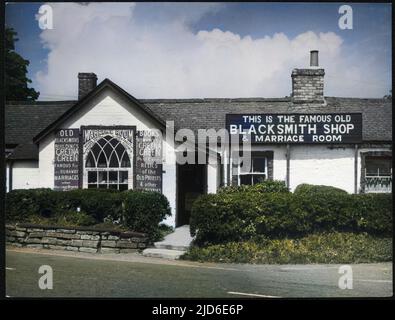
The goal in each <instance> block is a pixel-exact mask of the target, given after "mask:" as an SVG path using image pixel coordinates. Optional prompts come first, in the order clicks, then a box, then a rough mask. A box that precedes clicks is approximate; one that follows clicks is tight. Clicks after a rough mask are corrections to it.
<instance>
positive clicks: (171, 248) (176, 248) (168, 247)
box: [154, 242, 189, 251]
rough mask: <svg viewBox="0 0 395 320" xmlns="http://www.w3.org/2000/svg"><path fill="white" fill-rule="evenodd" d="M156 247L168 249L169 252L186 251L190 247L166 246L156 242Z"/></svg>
mask: <svg viewBox="0 0 395 320" xmlns="http://www.w3.org/2000/svg"><path fill="white" fill-rule="evenodd" d="M154 245H155V248H156V249H168V250H178V251H186V250H188V248H189V246H183V245H174V244H166V243H160V242H156V243H154Z"/></svg>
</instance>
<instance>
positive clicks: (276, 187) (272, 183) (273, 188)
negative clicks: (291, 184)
mask: <svg viewBox="0 0 395 320" xmlns="http://www.w3.org/2000/svg"><path fill="white" fill-rule="evenodd" d="M235 192H260V193H271V192H289V190H288V188H287V186H286V185H285V182H284V181H279V180H266V181H264V182H261V183H257V184H255V185H251V186H250V185H241V186H227V187H222V188H220V189H219V190H218V193H235Z"/></svg>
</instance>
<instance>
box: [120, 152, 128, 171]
mask: <svg viewBox="0 0 395 320" xmlns="http://www.w3.org/2000/svg"><path fill="white" fill-rule="evenodd" d="M121 167H122V168H129V167H130V160H129V156H128V154H127V153H126V151H125V152H124V154H123V157H122V160H121Z"/></svg>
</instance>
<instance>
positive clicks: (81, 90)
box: [78, 72, 97, 100]
mask: <svg viewBox="0 0 395 320" xmlns="http://www.w3.org/2000/svg"><path fill="white" fill-rule="evenodd" d="M96 86H97V76H96V74H94V73H92V72H91V73H82V72H80V73H78V100H81V99H82V98H83V97H84V96H86V95H87V94H88V93H89V92H91V91H92V90H93V89H94V88H96Z"/></svg>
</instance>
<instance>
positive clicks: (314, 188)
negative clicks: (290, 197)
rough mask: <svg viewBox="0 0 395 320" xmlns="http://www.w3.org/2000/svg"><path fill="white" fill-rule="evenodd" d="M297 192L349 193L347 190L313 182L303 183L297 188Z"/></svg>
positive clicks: (300, 193)
mask: <svg viewBox="0 0 395 320" xmlns="http://www.w3.org/2000/svg"><path fill="white" fill-rule="evenodd" d="M294 193H295V194H298V195H311V196H313V195H317V194H319V195H322V194H328V195H329V194H331V195H338V194H347V191H345V190H343V189H340V188H335V187H331V186H318V185H313V184H306V183H302V184H300V185H298V186H297V187H296V188H295V191H294Z"/></svg>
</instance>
